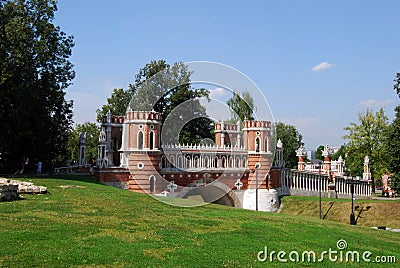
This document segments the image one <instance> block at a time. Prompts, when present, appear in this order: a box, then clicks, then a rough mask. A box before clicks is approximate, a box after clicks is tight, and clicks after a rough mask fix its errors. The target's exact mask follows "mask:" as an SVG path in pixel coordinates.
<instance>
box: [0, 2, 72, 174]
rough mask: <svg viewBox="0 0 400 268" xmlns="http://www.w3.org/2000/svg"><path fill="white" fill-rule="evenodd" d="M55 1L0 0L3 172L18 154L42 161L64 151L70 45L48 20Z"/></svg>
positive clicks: (0, 148) (69, 107) (68, 115)
mask: <svg viewBox="0 0 400 268" xmlns="http://www.w3.org/2000/svg"><path fill="white" fill-rule="evenodd" d="M56 10H57V5H56V1H52V0H25V1H23V0H1V1H0V99H1V102H0V122H1V128H0V152H1V164H0V165H1V166H0V169H1V171H2V172H10V171H14V170H15V169H16V168H17V167H18V166H19V165H20V162H21V159H22V158H23V157H29V158H30V159H31V162H33V161H35V160H40V161H42V162H43V163H44V164H45V166H46V164H49V162H50V161H51V160H52V159H56V158H61V157H62V156H63V155H64V154H65V152H66V141H67V138H68V133H69V131H70V127H71V124H72V101H71V102H68V101H66V100H65V94H66V93H65V91H64V90H65V89H66V88H67V87H68V86H69V85H70V82H71V80H72V79H73V78H74V76H75V73H74V71H73V69H72V67H73V66H72V64H71V63H70V61H69V57H70V56H71V49H72V47H73V46H74V43H73V38H72V36H67V35H66V34H65V33H64V32H62V31H61V30H60V28H59V27H58V26H56V25H54V24H53V20H54V13H55V12H56Z"/></svg>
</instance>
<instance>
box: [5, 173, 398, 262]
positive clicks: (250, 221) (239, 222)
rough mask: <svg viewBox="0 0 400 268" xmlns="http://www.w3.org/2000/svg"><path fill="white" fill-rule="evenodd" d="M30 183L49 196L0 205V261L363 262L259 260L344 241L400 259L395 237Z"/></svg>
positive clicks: (55, 182)
mask: <svg viewBox="0 0 400 268" xmlns="http://www.w3.org/2000/svg"><path fill="white" fill-rule="evenodd" d="M32 181H33V182H34V183H35V184H36V185H44V186H47V187H48V190H49V192H50V194H49V195H25V196H24V198H25V199H24V200H20V201H15V202H5V203H0V265H1V266H3V267H71V266H76V267H102V266H103V267H267V266H278V267H280V266H289V267H293V266H296V267H298V266H304V267H308V266H318V267H322V266H324V267H343V266H344V265H347V266H349V267H359V266H360V264H359V263H355V262H349V263H343V262H342V263H341V262H336V263H332V262H330V261H329V259H328V257H325V259H324V261H323V262H321V263H317V264H313V263H310V262H299V263H292V262H288V263H286V264H284V263H280V262H278V260H277V259H276V254H275V258H274V259H273V262H272V263H271V262H270V261H269V260H268V261H266V262H263V263H262V262H259V261H258V260H257V253H258V252H259V251H261V250H263V249H264V247H265V246H267V247H268V250H269V251H272V250H274V251H277V252H278V251H281V250H283V251H286V252H287V253H289V252H290V251H293V250H296V251H298V252H300V253H301V252H303V251H305V250H307V251H311V250H313V251H315V252H316V253H317V254H321V252H322V251H324V250H329V248H331V249H332V250H337V247H336V243H337V241H338V240H340V239H345V240H346V241H347V244H348V248H347V249H346V250H352V251H353V250H357V251H359V252H361V253H362V252H364V251H367V250H368V251H371V252H372V253H373V255H372V256H371V259H372V258H374V257H375V256H378V255H381V256H391V255H394V256H395V257H396V259H397V265H398V263H399V262H400V252H399V250H398V249H399V247H400V234H398V233H392V232H388V231H382V230H373V229H371V228H368V227H362V226H349V225H348V224H342V223H337V222H333V221H327V220H325V221H321V220H319V219H315V218H309V217H303V216H293V215H285V214H277V213H275V214H274V213H263V212H255V211H247V210H241V209H235V208H230V207H226V206H219V205H207V206H200V207H189V208H183V207H174V206H170V205H167V204H164V203H162V202H159V201H157V200H155V199H153V198H152V197H150V196H147V195H144V194H137V193H132V192H128V191H123V190H119V189H116V188H112V187H108V186H104V185H101V184H98V183H95V182H94V181H90V180H87V179H86V181H80V180H65V179H32ZM60 186H68V187H60ZM286 258H288V256H287V255H286ZM317 258H319V255H317ZM362 265H363V266H368V265H369V266H370V267H376V265H377V264H376V263H365V262H363V263H362ZM382 267H396V264H390V263H386V264H384V265H382Z"/></svg>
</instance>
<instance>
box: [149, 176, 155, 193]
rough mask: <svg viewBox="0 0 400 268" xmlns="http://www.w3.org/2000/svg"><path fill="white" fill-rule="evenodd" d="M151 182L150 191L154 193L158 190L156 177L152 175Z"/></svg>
mask: <svg viewBox="0 0 400 268" xmlns="http://www.w3.org/2000/svg"><path fill="white" fill-rule="evenodd" d="M149 182H150V193H151V194H154V192H155V190H156V177H154V176H153V175H151V176H150V178H149Z"/></svg>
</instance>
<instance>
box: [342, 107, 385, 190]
mask: <svg viewBox="0 0 400 268" xmlns="http://www.w3.org/2000/svg"><path fill="white" fill-rule="evenodd" d="M358 120H359V124H356V123H350V126H347V127H345V128H344V130H346V131H348V132H349V133H348V134H347V135H345V136H343V138H344V139H345V140H347V141H348V142H347V144H346V165H347V167H348V168H349V171H350V174H352V175H356V174H362V173H363V163H364V158H365V156H366V155H368V157H369V159H370V168H371V173H372V177H373V180H374V178H379V177H380V176H381V175H382V174H384V173H386V172H387V169H388V158H387V157H388V156H387V153H386V151H385V149H386V145H385V143H386V141H387V139H386V135H387V131H388V126H389V123H388V118H387V116H386V115H385V112H384V110H383V109H380V110H379V111H377V112H376V113H375V114H374V113H373V111H372V110H369V109H367V111H366V112H365V113H359V114H358ZM373 182H374V181H373Z"/></svg>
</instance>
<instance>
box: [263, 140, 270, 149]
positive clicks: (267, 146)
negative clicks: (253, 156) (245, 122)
mask: <svg viewBox="0 0 400 268" xmlns="http://www.w3.org/2000/svg"><path fill="white" fill-rule="evenodd" d="M264 143H265V144H264V150H265V151H266V152H269V151H270V149H269V138H268V137H265V141H264Z"/></svg>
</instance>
